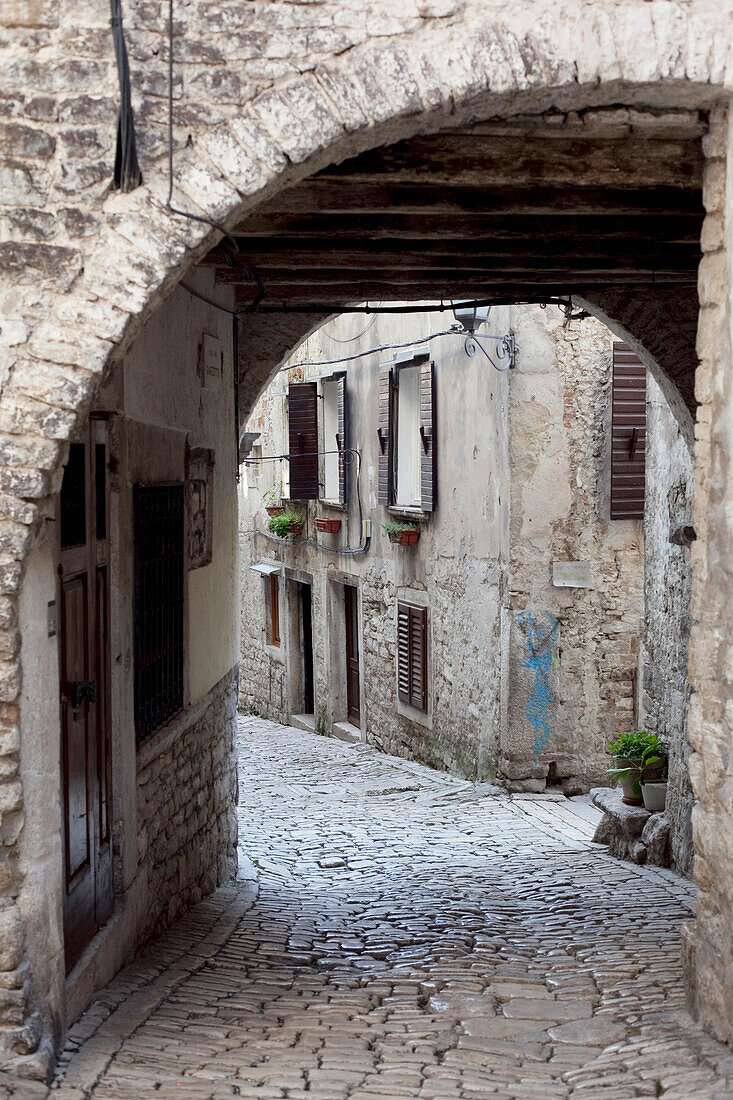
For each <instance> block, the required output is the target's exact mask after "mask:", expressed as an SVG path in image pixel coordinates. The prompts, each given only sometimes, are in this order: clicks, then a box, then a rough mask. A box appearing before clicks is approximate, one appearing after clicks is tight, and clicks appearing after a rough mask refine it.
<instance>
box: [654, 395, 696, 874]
mask: <svg viewBox="0 0 733 1100" xmlns="http://www.w3.org/2000/svg"><path fill="white" fill-rule="evenodd" d="M647 387H648V388H647V437H646V438H647V445H646V463H647V479H646V494H647V495H646V508H645V513H644V604H645V618H646V622H645V630H644V638H643V679H644V694H643V699H642V721H643V724H644V727H645V728H646V729H649V730H652V731H654V732H655V733H658V734H659V735H660V736H662V737H664V738H665V739H666V740H667V741H668V743H669V747H670V760H669V786H668V791H667V806H666V810H665V814H666V817H667V819H668V821H669V823H670V837H671V844H672V862H673V866H674V867H675V869H676V870H677V871H679V872H680V873H682V874H684V875H688V876H690V875H692V864H693V845H692V802H693V795H692V787H691V785H690V778H689V763H688V758H689V754H690V750H689V745H688V742H687V713H688V707H689V701H690V683H689V678H688V673H687V647H688V642H689V637H690V628H691V626H692V620H691V618H690V594H691V589H692V567H691V563H690V549H689V545H684V544H680V543H673V542H671V541H670V534H671V532H672V529H673V528H675V527H676V528H679V527H680V526H684V525H691V524H692V509H693V496H694V456H693V454H692V453H691V449H690V446H689V444H688V443H687V441H686V440H685V438H684V437H683V435H682V433H681V432H680V428H679V425H678V423H677V421H676V420H675V419H674V417H673V416H672V415H671V413H670V409H669V405H668V404H667V402H666V400H665V399H664V397H663V395H662V392H661V390H660V389H659V387H658V386H657V384H656V382H655V381H654V379H653V378H651V377H649V376H648V378H647Z"/></svg>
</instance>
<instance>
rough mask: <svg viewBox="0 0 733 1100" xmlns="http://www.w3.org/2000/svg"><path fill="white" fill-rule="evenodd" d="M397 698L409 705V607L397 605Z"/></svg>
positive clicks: (401, 604) (403, 604)
mask: <svg viewBox="0 0 733 1100" xmlns="http://www.w3.org/2000/svg"><path fill="white" fill-rule="evenodd" d="M397 697H398V698H399V700H400V702H401V703H407V704H408V705H409V703H410V605H409V604H406V603H398V604H397Z"/></svg>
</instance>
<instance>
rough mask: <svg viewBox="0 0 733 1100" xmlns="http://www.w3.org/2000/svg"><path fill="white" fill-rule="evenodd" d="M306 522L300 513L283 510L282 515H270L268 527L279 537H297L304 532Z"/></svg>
mask: <svg viewBox="0 0 733 1100" xmlns="http://www.w3.org/2000/svg"><path fill="white" fill-rule="evenodd" d="M304 523H305V521H304V519H303V517H302V516H301V515H300V513H298V512H290V511H289V512H285V511H281V513H280V515H276V516H270V518H269V520H268V521H267V527H268V529H269V530H270V531H272V533H273V534H274V535H277V536H278V538H281V539H286V538H288V536H292V537H293V538H297V537H298V536H299V535H301V534H302V533H303V526H304Z"/></svg>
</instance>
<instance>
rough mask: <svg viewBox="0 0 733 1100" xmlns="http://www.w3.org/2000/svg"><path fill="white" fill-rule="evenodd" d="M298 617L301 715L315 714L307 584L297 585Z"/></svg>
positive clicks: (310, 595) (311, 634) (311, 623)
mask: <svg viewBox="0 0 733 1100" xmlns="http://www.w3.org/2000/svg"><path fill="white" fill-rule="evenodd" d="M299 588H300V617H301V623H302V626H303V713H304V714H313V713H314V712H315V695H314V688H313V590H312V589H311V586H310V585H309V584H299Z"/></svg>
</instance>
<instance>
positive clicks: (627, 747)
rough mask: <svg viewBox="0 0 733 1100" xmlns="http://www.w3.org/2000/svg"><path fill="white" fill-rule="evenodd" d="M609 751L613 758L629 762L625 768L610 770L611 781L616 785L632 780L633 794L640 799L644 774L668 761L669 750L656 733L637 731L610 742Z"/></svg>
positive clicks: (624, 734) (623, 734)
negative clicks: (647, 770)
mask: <svg viewBox="0 0 733 1100" xmlns="http://www.w3.org/2000/svg"><path fill="white" fill-rule="evenodd" d="M608 751H609V752H610V753H611V755H612V756H615V757H619V758H620V759H621V760H625V761H627V764H626V765H625V766H623V767H614V768H609V769H608V774H609V775H610V777H611V779H613V780H614V781H615V782H616V783H625V782H626V781H627V780H630V781H631V790H632V793H633V794H634V795H635V796H636V797H637V798H638V797H639V796H640V795H641V783H642V780H643V778H644V772H645V771H646V769H647V768H648V767H650V766H651V765H652V764H658V763H659V762H660V761H662V760H664V759H666V757H667V753H668V748H667V744H666V742H664V741H663V740H662V738H661V737H659V736H658V735H657V734H656V733H648V732H647V731H646V730H637V731H636V733H622V734H621V735H620V736H619V737H617V738H616V740H615V741H611V742H610V744H609V746H608Z"/></svg>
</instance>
